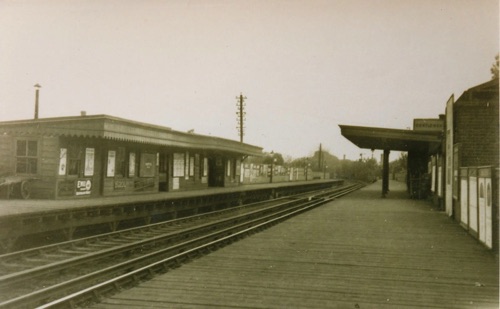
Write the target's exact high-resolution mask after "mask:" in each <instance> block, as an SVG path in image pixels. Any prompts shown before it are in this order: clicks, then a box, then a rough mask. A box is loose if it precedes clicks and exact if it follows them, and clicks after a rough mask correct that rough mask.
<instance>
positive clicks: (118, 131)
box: [0, 114, 262, 199]
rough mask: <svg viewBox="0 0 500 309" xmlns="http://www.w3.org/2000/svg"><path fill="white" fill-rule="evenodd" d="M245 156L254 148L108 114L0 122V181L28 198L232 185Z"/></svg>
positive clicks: (253, 153)
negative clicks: (7, 183)
mask: <svg viewBox="0 0 500 309" xmlns="http://www.w3.org/2000/svg"><path fill="white" fill-rule="evenodd" d="M249 155H251V156H260V155H262V148H260V147H257V146H253V145H249V144H244V143H241V142H237V141H233V140H228V139H223V138H218V137H212V136H204V135H199V134H193V133H185V132H180V131H174V130H172V129H171V128H168V127H162V126H156V125H151V124H146V123H141V122H136V121H131V120H126V119H121V118H117V117H113V116H108V115H93V116H91V115H89V116H87V115H84V114H82V115H81V116H75V117H58V118H43V119H33V120H18V121H5V122H0V179H3V182H4V183H6V182H9V181H10V182H12V184H13V186H10V187H9V189H8V190H19V191H21V192H22V190H23V189H28V188H25V187H27V186H29V192H28V193H29V194H30V197H31V198H48V199H61V198H85V197H99V196H116V195H125V194H137V193H151V192H161V191H176V190H191V189H202V188H208V187H229V186H237V185H239V184H240V165H241V162H242V160H243V159H244V158H245V157H246V156H249ZM0 186H1V183H0ZM6 187H7V186H4V188H3V189H4V190H6ZM16 188H17V189H16ZM26 191H28V190H26ZM25 197H26V196H25Z"/></svg>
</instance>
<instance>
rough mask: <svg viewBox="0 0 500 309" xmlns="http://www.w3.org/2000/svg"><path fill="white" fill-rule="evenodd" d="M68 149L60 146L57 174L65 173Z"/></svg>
mask: <svg viewBox="0 0 500 309" xmlns="http://www.w3.org/2000/svg"><path fill="white" fill-rule="evenodd" d="M67 158H68V149H66V148H61V149H60V151H59V175H60V176H64V175H66V161H67V160H68V159H67Z"/></svg>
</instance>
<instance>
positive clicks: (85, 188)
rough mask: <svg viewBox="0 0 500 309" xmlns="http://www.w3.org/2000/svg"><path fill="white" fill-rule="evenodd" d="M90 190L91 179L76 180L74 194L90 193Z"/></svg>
mask: <svg viewBox="0 0 500 309" xmlns="http://www.w3.org/2000/svg"><path fill="white" fill-rule="evenodd" d="M91 192H92V181H91V180H90V179H82V180H77V181H76V195H90V193H91Z"/></svg>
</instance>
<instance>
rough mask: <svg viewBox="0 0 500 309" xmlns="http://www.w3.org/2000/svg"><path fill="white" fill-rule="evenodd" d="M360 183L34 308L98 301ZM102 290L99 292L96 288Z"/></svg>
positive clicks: (320, 202) (347, 191)
mask: <svg viewBox="0 0 500 309" xmlns="http://www.w3.org/2000/svg"><path fill="white" fill-rule="evenodd" d="M359 188H360V186H355V188H351V189H347V190H344V191H343V192H340V193H338V194H337V195H335V196H329V197H324V198H322V199H317V200H314V201H310V202H308V203H307V205H306V206H304V207H301V208H299V209H296V210H294V211H292V212H288V213H286V214H282V215H280V216H278V217H275V218H272V219H269V220H266V221H265V222H262V223H259V224H257V225H254V226H252V227H249V228H246V229H243V230H240V231H238V232H235V233H231V235H227V236H224V237H222V238H220V239H217V240H213V241H210V242H208V243H205V244H202V245H200V246H198V247H195V248H191V249H188V250H186V251H184V252H182V253H178V254H176V255H174V256H171V257H168V258H166V259H163V260H161V261H157V262H154V263H152V264H150V265H147V266H144V267H141V268H138V269H136V270H133V271H131V272H129V273H127V274H123V275H120V276H118V277H115V278H113V279H110V280H107V281H104V282H101V283H98V284H96V285H94V286H92V287H88V288H85V289H83V290H81V291H78V292H75V293H73V294H70V295H67V296H64V297H62V298H60V299H57V300H54V301H51V302H49V303H47V304H44V305H42V306H39V307H37V308H38V309H48V308H74V307H75V305H81V304H84V303H91V302H98V301H99V300H100V298H101V297H103V296H104V295H105V294H106V292H107V293H110V294H112V293H115V292H116V291H117V290H120V289H122V288H125V287H126V286H133V285H135V284H137V283H138V281H139V280H141V279H150V278H152V277H153V276H154V275H156V274H161V273H164V272H166V271H168V269H169V268H173V266H178V264H179V260H180V261H181V262H182V261H186V260H191V259H192V256H194V255H199V254H200V252H201V253H202V254H203V253H204V252H212V251H213V250H212V248H214V247H215V248H216V249H218V248H220V247H222V246H225V245H226V244H227V243H231V242H233V241H234V240H238V239H240V238H243V237H246V236H247V235H250V234H253V233H255V232H258V231H260V230H263V229H265V228H268V227H270V226H272V225H275V224H277V223H279V222H282V221H284V220H286V219H288V218H290V217H292V216H295V215H297V214H300V213H303V212H305V211H307V210H309V209H312V208H314V207H317V206H319V205H322V204H324V203H327V202H328V201H331V200H333V199H335V198H337V197H340V196H343V195H346V194H348V193H350V192H352V191H355V190H358V189H359ZM98 291H102V292H98Z"/></svg>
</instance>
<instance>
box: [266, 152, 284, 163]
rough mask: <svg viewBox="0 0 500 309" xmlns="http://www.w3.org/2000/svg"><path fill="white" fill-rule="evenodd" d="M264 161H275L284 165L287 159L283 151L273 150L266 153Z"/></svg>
mask: <svg viewBox="0 0 500 309" xmlns="http://www.w3.org/2000/svg"><path fill="white" fill-rule="evenodd" d="M262 163H264V164H273V163H274V164H276V165H283V164H284V163H285V160H284V159H283V155H282V154H281V153H277V152H271V153H268V154H266V156H265V157H264V160H263V162H262Z"/></svg>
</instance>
